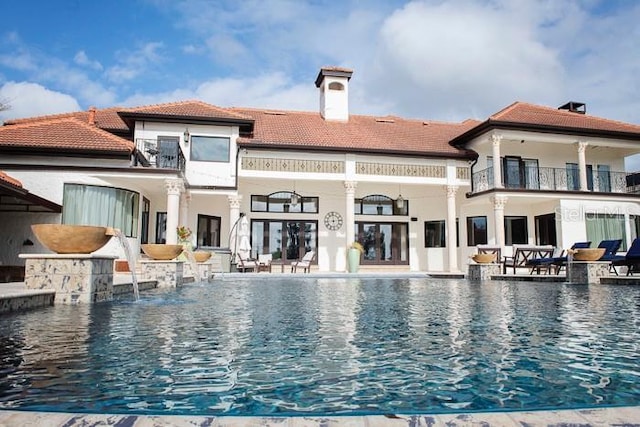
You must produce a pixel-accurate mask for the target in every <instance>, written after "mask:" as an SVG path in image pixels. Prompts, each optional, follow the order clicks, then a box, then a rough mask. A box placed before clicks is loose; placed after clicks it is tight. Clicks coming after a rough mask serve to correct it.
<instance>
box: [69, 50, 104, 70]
mask: <svg viewBox="0 0 640 427" xmlns="http://www.w3.org/2000/svg"><path fill="white" fill-rule="evenodd" d="M73 61H74V62H75V63H76V64H78V65H81V66H83V67H88V68H91V69H94V70H102V64H101V63H100V62H99V61H96V60H92V59H89V57H88V56H87V54H86V52H85V51H84V50H79V51H78V52H77V53H76V55H75V56H74V57H73Z"/></svg>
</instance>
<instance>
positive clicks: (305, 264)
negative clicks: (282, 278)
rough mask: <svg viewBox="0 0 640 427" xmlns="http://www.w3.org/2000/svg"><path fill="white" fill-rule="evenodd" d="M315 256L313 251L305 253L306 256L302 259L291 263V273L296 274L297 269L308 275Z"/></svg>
mask: <svg viewBox="0 0 640 427" xmlns="http://www.w3.org/2000/svg"><path fill="white" fill-rule="evenodd" d="M315 256H316V253H315V252H314V251H309V252H307V253H306V254H304V256H303V257H302V259H299V260H298V261H294V262H292V263H291V272H292V273H296V272H297V271H298V268H302V271H303V272H305V273H308V272H309V271H310V270H311V262H312V261H313V259H314V258H315Z"/></svg>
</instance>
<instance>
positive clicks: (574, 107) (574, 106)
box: [558, 101, 587, 114]
mask: <svg viewBox="0 0 640 427" xmlns="http://www.w3.org/2000/svg"><path fill="white" fill-rule="evenodd" d="M558 110H567V111H571V112H572V113H578V114H586V112H587V104H585V103H583V102H574V101H569V102H567V103H566V104H564V105H561V106H559V107H558Z"/></svg>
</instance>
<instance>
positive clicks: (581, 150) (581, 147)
mask: <svg viewBox="0 0 640 427" xmlns="http://www.w3.org/2000/svg"><path fill="white" fill-rule="evenodd" d="M576 144H577V145H578V153H584V151H585V150H586V149H587V145H589V143H588V142H587V141H576Z"/></svg>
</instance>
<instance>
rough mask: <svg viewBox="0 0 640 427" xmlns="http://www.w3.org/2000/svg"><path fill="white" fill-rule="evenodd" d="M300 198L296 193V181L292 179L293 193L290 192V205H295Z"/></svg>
mask: <svg viewBox="0 0 640 427" xmlns="http://www.w3.org/2000/svg"><path fill="white" fill-rule="evenodd" d="M299 200H300V198H299V197H298V195H297V194H296V182H295V181H293V193H291V206H295V205H297V204H298V201H299Z"/></svg>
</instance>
